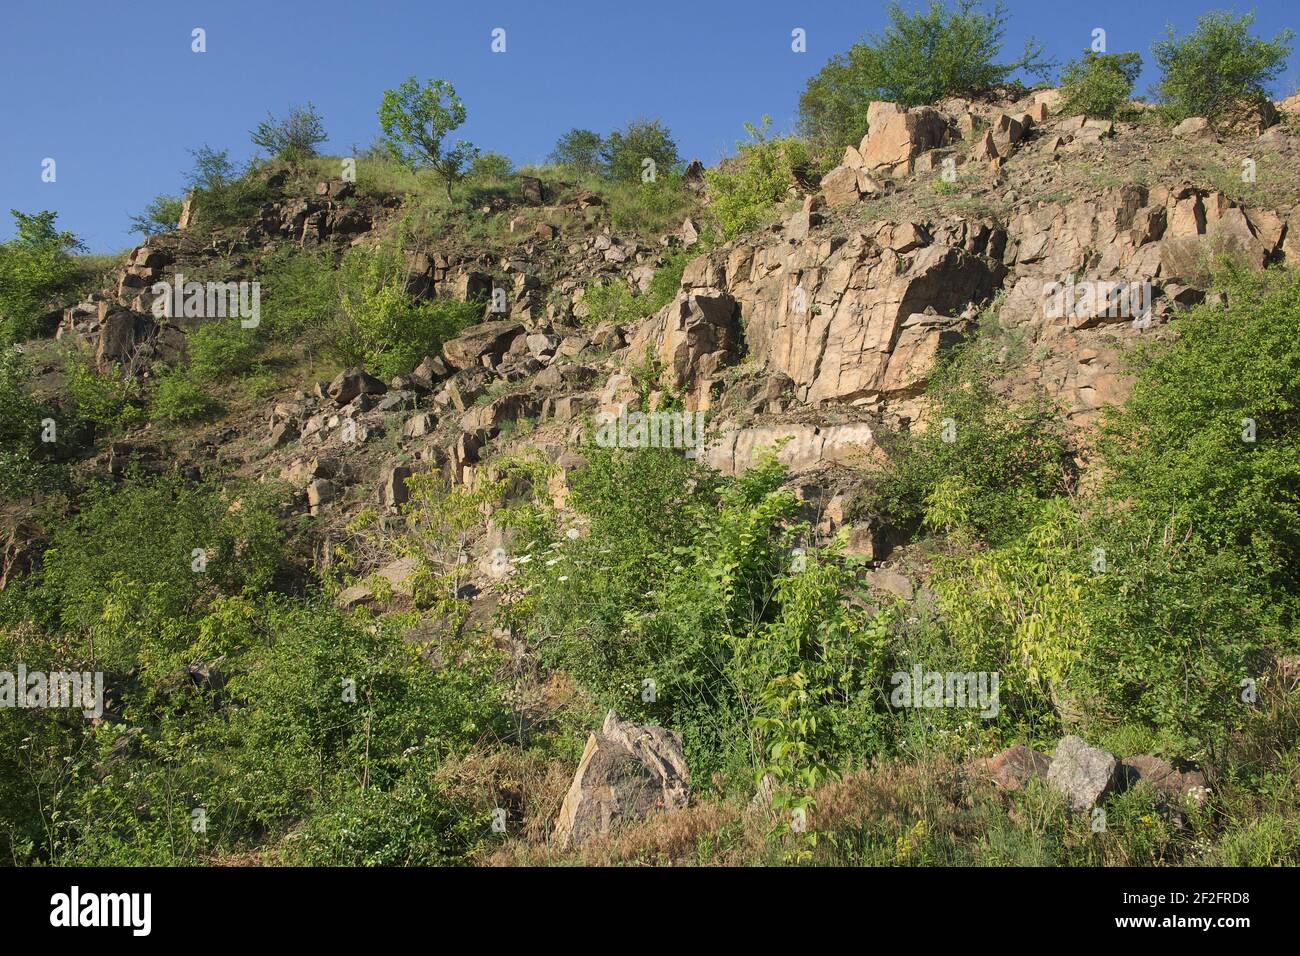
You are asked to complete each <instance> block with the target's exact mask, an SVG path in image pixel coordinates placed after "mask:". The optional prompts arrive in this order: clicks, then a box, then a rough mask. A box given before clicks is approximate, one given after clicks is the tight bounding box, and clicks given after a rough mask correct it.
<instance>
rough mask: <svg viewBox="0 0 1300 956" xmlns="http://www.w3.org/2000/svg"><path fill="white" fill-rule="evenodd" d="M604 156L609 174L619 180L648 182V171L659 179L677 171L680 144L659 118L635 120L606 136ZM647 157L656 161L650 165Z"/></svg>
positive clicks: (602, 147) (604, 162)
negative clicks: (674, 139) (678, 145)
mask: <svg viewBox="0 0 1300 956" xmlns="http://www.w3.org/2000/svg"><path fill="white" fill-rule="evenodd" d="M600 156H601V160H602V162H603V164H604V167H605V171H606V175H608V176H609V177H610V178H611V179H613V180H614V181H615V182H620V183H641V182H645V181H646V180H645V176H646V174H647V171H648V170H651V169H652V170H653V172H654V176H655V178H656V179H658V178H659V177H662V176H667V175H669V174H671V173H673V172H674V171H675V170H676V166H677V163H678V157H677V144H676V143H675V142H674V141H673V138H672V134H671V133H670V132H669V131H668V127H666V126H664V125H663V124H662V123H661V122H659V121H658V120H644V119H642V120H633V121H632V122H631V123H628V124H627V126H625V127H624V128H623V129H621V130H615V131H614V132H612V133H610V134H609V136H607V137H606V138H605V141H604V143H603V144H602V145H601V147H600ZM647 160H648V161H650V162H652V163H653V166H650V165H649V164H648V163H647Z"/></svg>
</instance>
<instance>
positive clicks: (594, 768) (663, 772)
mask: <svg viewBox="0 0 1300 956" xmlns="http://www.w3.org/2000/svg"><path fill="white" fill-rule="evenodd" d="M689 800H690V777H689V774H688V772H687V769H686V758H685V757H684V756H683V755H682V737H681V734H678V733H676V732H674V731H671V730H665V729H664V728H662V727H643V726H639V725H637V724H634V723H632V722H631V721H625V720H621V719H619V716H618V714H616V713H615V712H614V711H612V710H611V711H610V712H609V713H608V714H606V715H605V722H604V725H603V726H602V727H601V729H600V732H599V733H594V734H592V735H591V736H590V737H589V738H588V739H587V747H586V749H585V750H584V751H583V752H582V759H581V760H580V761H579V762H578V771H577V773H576V774H574V777H573V784H572V786H570V787H569V792H568V794H567V795H566V796H565V798H564V805H563V806H562V807H560V816H559V819H557V820H556V822H555V836H556V839H557V840H558V841H559V843H560V845H561V846H564V847H567V846H571V845H575V844H577V843H581V842H582V841H583V840H585V839H588V838H589V837H592V836H598V835H603V834H607V833H609V832H610V831H611V830H612V829H613V827H614V826H615V825H616V824H618V823H620V822H623V821H630V820H640V819H643V818H644V817H646V816H647V815H648V814H650V813H651V812H653V811H655V810H679V809H681V808H683V807H685V806H686V804H687V803H688V802H689Z"/></svg>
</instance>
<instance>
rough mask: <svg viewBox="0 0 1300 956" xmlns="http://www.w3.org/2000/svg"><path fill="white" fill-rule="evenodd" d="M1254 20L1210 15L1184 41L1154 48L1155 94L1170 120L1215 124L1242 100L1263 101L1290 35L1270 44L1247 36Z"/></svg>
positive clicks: (1174, 40)
mask: <svg viewBox="0 0 1300 956" xmlns="http://www.w3.org/2000/svg"><path fill="white" fill-rule="evenodd" d="M1254 22H1255V16H1254V14H1245V15H1243V16H1240V17H1234V16H1233V15H1232V14H1230V13H1225V12H1221V11H1210V12H1209V13H1205V14H1203V15H1201V16H1200V17H1198V18H1197V21H1196V29H1195V30H1193V31H1192V32H1191V33H1190V34H1188V35H1187V36H1185V37H1182V38H1179V37H1177V36H1176V35H1175V33H1174V31H1173V27H1170V28H1169V33H1168V36H1166V37H1165V39H1163V40H1161V41H1159V42H1158V43H1156V44H1155V45H1154V46H1153V47H1152V52H1153V54H1154V55H1155V60H1156V65H1157V66H1159V67H1160V80H1159V82H1158V83H1157V84H1156V93H1157V94H1158V96H1159V98H1160V100H1161V102H1162V103H1164V105H1165V108H1166V109H1167V111H1168V113H1169V116H1170V118H1171V119H1173V120H1175V121H1177V120H1182V119H1186V118H1187V117H1189V116H1205V117H1208V118H1214V117H1215V116H1217V115H1219V114H1220V113H1221V112H1223V111H1224V110H1225V109H1228V108H1229V107H1231V106H1232V105H1233V104H1234V103H1235V102H1237V101H1240V100H1243V99H1245V100H1253V99H1260V98H1266V97H1267V92H1266V91H1265V89H1264V84H1265V83H1268V82H1269V81H1270V80H1273V79H1276V78H1277V77H1278V75H1279V74H1281V72H1282V71H1283V70H1284V69H1285V68H1286V61H1287V57H1289V56H1290V55H1291V39H1292V38H1293V37H1294V36H1295V33H1294V31H1292V30H1282V31H1281V32H1280V33H1278V35H1277V36H1275V37H1274V38H1273V39H1272V41H1264V40H1259V39H1256V38H1254V37H1252V36H1251V35H1250V27H1251V24H1252V23H1254Z"/></svg>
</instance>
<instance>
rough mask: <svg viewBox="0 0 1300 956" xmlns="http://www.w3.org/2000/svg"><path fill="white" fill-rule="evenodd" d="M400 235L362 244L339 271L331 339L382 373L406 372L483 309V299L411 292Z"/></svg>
mask: <svg viewBox="0 0 1300 956" xmlns="http://www.w3.org/2000/svg"><path fill="white" fill-rule="evenodd" d="M400 248H401V242H400V239H398V240H395V241H390V242H388V243H386V244H384V245H383V246H380V247H378V248H375V249H362V248H356V249H352V250H350V251H349V252H348V254H347V255H346V256H345V257H344V258H343V262H342V263H341V265H340V266H339V271H338V313H337V315H336V317H335V319H334V322H333V323H332V324H331V330H332V333H333V335H332V340H331V342H330V343H329V344H330V347H331V348H332V349H333V351H334V352H335V354H336V355H338V356H339V358H340V359H342V360H343V362H344V363H345V364H348V365H364V366H366V367H367V368H369V369H370V370H371V371H373V372H374V373H375V374H376V375H380V376H382V377H391V376H393V375H405V374H406V373H407V372H409V371H410V370H411V369H413V368H414V367H415V366H416V365H418V364H419V363H420V360H421V359H423V358H424V357H425V356H426V355H436V354H438V351H439V350H440V349H441V347H442V343H443V342H444V341H446V340H447V339H449V338H454V337H455V336H456V335H457V334H459V333H460V331H461V330H462V329H463V328H464V327H465V326H467V325H469V324H471V323H472V322H474V321H476V320H477V319H478V318H479V317H480V316H481V315H482V311H483V307H482V305H481V304H480V303H476V302H459V301H456V300H452V299H434V300H419V299H416V298H415V297H413V296H412V295H410V294H409V293H408V292H407V291H406V278H407V275H406V266H405V262H404V260H403V257H402V254H401V251H400Z"/></svg>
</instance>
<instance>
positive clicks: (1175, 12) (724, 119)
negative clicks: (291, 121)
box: [0, 0, 1300, 252]
mask: <svg viewBox="0 0 1300 956" xmlns="http://www.w3.org/2000/svg"><path fill="white" fill-rule="evenodd" d="M0 3H2V7H0V119H2V122H0V214H3V222H2V223H0V238H8V237H9V236H10V235H12V223H11V221H10V219H9V216H8V209H9V208H10V207H17V208H18V209H20V210H23V211H24V212H34V211H37V210H39V209H53V210H56V211H57V212H58V213H59V223H60V225H61V226H62V227H63V228H65V229H71V230H73V231H74V232H76V233H77V234H78V235H79V236H81V237H82V239H83V240H84V241H85V242H86V244H87V245H88V246H89V247H90V248H91V250H93V251H95V252H115V251H118V250H120V249H122V248H124V247H126V246H129V245H131V244H132V243H133V237H132V236H131V234H130V233H129V232H128V228H129V225H130V220H129V217H130V216H131V215H132V214H133V213H138V212H140V211H141V210H142V209H143V207H144V205H145V204H146V203H147V202H148V201H149V200H150V199H151V198H152V197H153V196H155V195H157V194H159V193H165V192H166V193H178V192H179V191H180V189H181V185H182V182H183V173H184V171H185V170H186V169H188V168H189V166H190V165H191V160H190V156H189V153H188V151H189V150H190V149H193V148H196V147H198V146H201V145H203V144H205V143H207V144H210V145H212V146H214V147H216V148H228V149H229V150H230V152H231V156H232V158H234V159H237V160H240V161H242V160H244V159H246V158H248V157H249V156H250V155H251V154H252V152H253V147H252V145H251V144H250V143H249V141H248V131H249V130H250V129H251V128H253V127H254V126H255V125H256V124H257V123H258V122H259V121H260V120H262V119H263V118H264V117H265V115H266V113H267V111H268V110H270V111H272V112H274V113H276V114H277V115H279V114H281V113H283V112H285V111H286V110H287V108H288V107H289V106H291V105H294V104H302V103H306V102H307V101H309V100H310V101H311V102H312V103H314V104H315V106H316V108H317V109H318V110H319V111H320V113H321V114H322V115H323V116H324V118H325V123H326V128H327V130H328V131H329V133H330V142H329V143H328V144H327V146H326V149H327V150H328V151H330V152H335V153H346V152H348V151H350V148H351V147H352V146H353V145H354V144H355V145H357V146H359V147H360V146H365V145H366V144H368V143H369V142H370V141H371V140H372V139H373V138H374V137H375V135H376V134H377V132H378V123H377V120H376V118H375V111H376V109H377V108H378V105H379V99H380V96H381V95H382V93H383V90H384V89H385V88H388V87H392V86H396V85H397V84H398V83H399V82H400V81H401V80H402V79H403V78H405V77H406V76H408V75H410V74H412V73H414V74H417V75H418V76H420V77H421V78H426V77H444V78H446V79H449V80H451V81H452V82H453V83H454V84H455V86H456V88H457V91H458V92H459V93H460V95H461V98H462V99H463V100H464V101H465V103H466V105H467V107H468V110H469V120H468V122H467V123H466V125H465V126H464V127H463V128H462V130H461V134H462V135H464V136H465V137H467V138H469V139H471V140H472V141H474V142H475V143H476V144H477V145H479V146H480V147H482V148H484V149H491V150H496V151H498V152H502V153H505V154H506V155H508V156H510V157H511V158H512V159H513V160H514V161H515V162H516V163H519V164H524V163H530V162H538V161H541V160H542V159H543V158H544V157H545V156H546V154H547V153H548V152H549V151H550V149H551V146H552V145H553V143H554V141H555V139H556V137H557V136H558V135H560V134H561V133H563V132H564V131H565V130H567V129H569V128H571V127H573V126H582V127H586V128H590V129H595V130H598V131H601V132H607V131H608V130H610V129H613V128H617V127H619V126H622V125H623V124H624V123H626V122H627V121H628V120H630V119H634V118H637V117H641V116H645V117H654V118H659V119H662V120H663V121H664V122H665V123H667V124H668V126H669V127H670V128H671V129H672V130H673V133H674V134H675V137H676V139H677V141H678V143H679V146H680V147H681V152H682V154H683V156H684V157H686V158H694V157H698V158H700V159H702V160H704V161H705V162H706V163H712V162H714V161H716V160H717V159H718V158H719V157H720V156H721V155H723V154H724V153H726V152H729V151H732V150H733V149H734V144H735V141H736V140H737V139H738V138H740V137H742V136H743V129H742V124H743V123H744V122H745V121H746V120H756V119H757V118H758V117H759V116H761V115H762V114H764V113H767V114H769V115H771V116H772V118H773V121H774V124H775V125H776V126H777V127H780V128H789V127H790V126H791V125H792V124H793V119H794V114H795V109H796V106H797V103H798V97H799V92H800V90H801V89H802V88H803V84H804V81H805V80H806V79H807V78H808V77H809V76H811V75H812V74H814V73H816V72H817V70H818V69H819V68H820V67H821V66H822V64H823V63H824V62H825V61H826V59H827V58H828V57H830V56H831V55H832V54H834V53H837V52H840V51H842V50H844V49H845V48H847V47H848V46H849V45H850V44H852V43H854V42H855V41H857V40H858V39H860V38H861V37H862V36H864V35H866V34H870V33H874V32H876V31H878V30H880V29H881V27H882V26H883V25H884V22H885V16H884V7H885V5H884V3H879V2H847V0H801V2H797V3H796V2H792V0H784V2H775V0H715V2H707V0H694V2H682V0H655V2H648V3H642V2H637V0H600V2H596V0H569V2H566V0H559V2H552V3H540V2H537V0H522V2H513V3H498V2H479V0H475V2H461V3H444V2H439V0H310V2H306V0H256V2H254V0H131V2H129V3H107V2H105V0H0ZM904 6H905V7H906V8H908V9H912V8H914V7H915V6H916V2H915V0H910V2H905V3H904ZM1007 6H1008V8H1009V10H1010V13H1011V21H1010V28H1009V32H1008V43H1007V48H1006V52H1007V53H1008V54H1014V53H1018V52H1019V50H1020V47H1021V45H1022V43H1023V38H1024V37H1025V36H1026V35H1029V34H1032V35H1034V36H1036V37H1037V38H1038V39H1039V40H1041V41H1042V42H1043V43H1044V44H1045V45H1046V46H1047V49H1048V51H1049V53H1050V54H1051V55H1052V56H1054V57H1055V58H1056V59H1057V60H1058V61H1062V62H1064V61H1066V60H1068V59H1072V58H1074V57H1077V56H1078V55H1079V52H1080V51H1081V50H1082V49H1083V48H1084V47H1086V46H1087V45H1088V43H1089V42H1090V40H1091V34H1092V30H1093V29H1094V28H1095V27H1102V28H1104V29H1105V30H1106V32H1107V41H1108V47H1107V48H1108V50H1109V51H1111V52H1118V51H1121V50H1137V51H1139V52H1141V53H1142V54H1143V56H1144V58H1145V59H1146V60H1148V61H1149V60H1150V47H1151V43H1152V41H1153V40H1154V39H1156V38H1157V37H1159V36H1160V35H1162V34H1163V32H1164V28H1165V25H1166V24H1168V23H1172V24H1173V25H1174V26H1175V27H1176V28H1178V30H1179V31H1180V32H1183V31H1186V30H1188V29H1190V28H1191V27H1192V26H1193V24H1194V22H1195V17H1196V15H1197V14H1198V13H1200V12H1203V11H1204V10H1205V9H1210V8H1212V7H1213V4H1210V5H1203V4H1201V3H1198V2H1195V0H1191V2H1189V0H1140V2H1133V0H1122V2H1111V0H1089V2H1087V3H1083V2H1076V3H1052V2H1050V0H1049V2H1044V0H1027V2H1022V0H1010V2H1009V3H1008V4H1007ZM1236 9H1237V10H1238V11H1241V12H1244V11H1247V10H1251V9H1253V10H1255V12H1256V14H1257V20H1256V33H1257V34H1259V35H1263V36H1266V37H1268V38H1272V36H1273V35H1274V34H1275V33H1277V32H1278V31H1279V30H1280V29H1282V28H1283V27H1285V26H1294V25H1296V24H1297V22H1300V17H1297V16H1295V15H1294V12H1295V10H1296V9H1297V7H1296V4H1295V3H1294V0H1287V2H1282V0H1264V2H1260V3H1258V4H1256V5H1254V6H1253V7H1251V6H1240V7H1237V8H1236ZM195 27H202V28H203V29H205V30H206V32H207V52H206V53H201V54H200V53H194V52H191V49H190V46H191V31H192V30H193V29H194V28H195ZM496 27H500V28H503V29H504V30H505V31H506V52H505V53H504V54H494V53H492V52H491V49H490V43H491V32H492V30H493V29H494V28H496ZM796 27H800V28H803V29H804V30H805V31H806V34H807V43H808V51H807V52H806V53H802V54H798V53H794V52H792V51H791V49H790V45H791V44H790V34H791V30H793V29H794V28H796ZM1147 67H1148V69H1147V72H1146V73H1145V74H1144V75H1143V76H1142V78H1141V80H1140V81H1139V85H1138V91H1139V92H1145V90H1146V88H1147V86H1148V85H1149V84H1150V82H1152V80H1153V79H1154V76H1153V74H1152V72H1151V70H1150V64H1149V63H1148V64H1147ZM1298 82H1300V75H1298V74H1297V69H1296V57H1295V56H1293V57H1292V61H1291V63H1290V64H1289V65H1288V69H1287V71H1286V73H1285V74H1284V75H1283V76H1282V78H1281V79H1280V80H1279V81H1278V83H1277V84H1276V88H1275V90H1274V91H1273V92H1274V94H1275V95H1277V94H1285V93H1289V92H1292V91H1293V90H1294V89H1295V88H1296V86H1297V83H1298ZM46 157H50V158H53V159H55V160H56V162H57V181H56V182H53V183H46V182H42V180H41V163H42V160H44V159H45V158H46Z"/></svg>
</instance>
